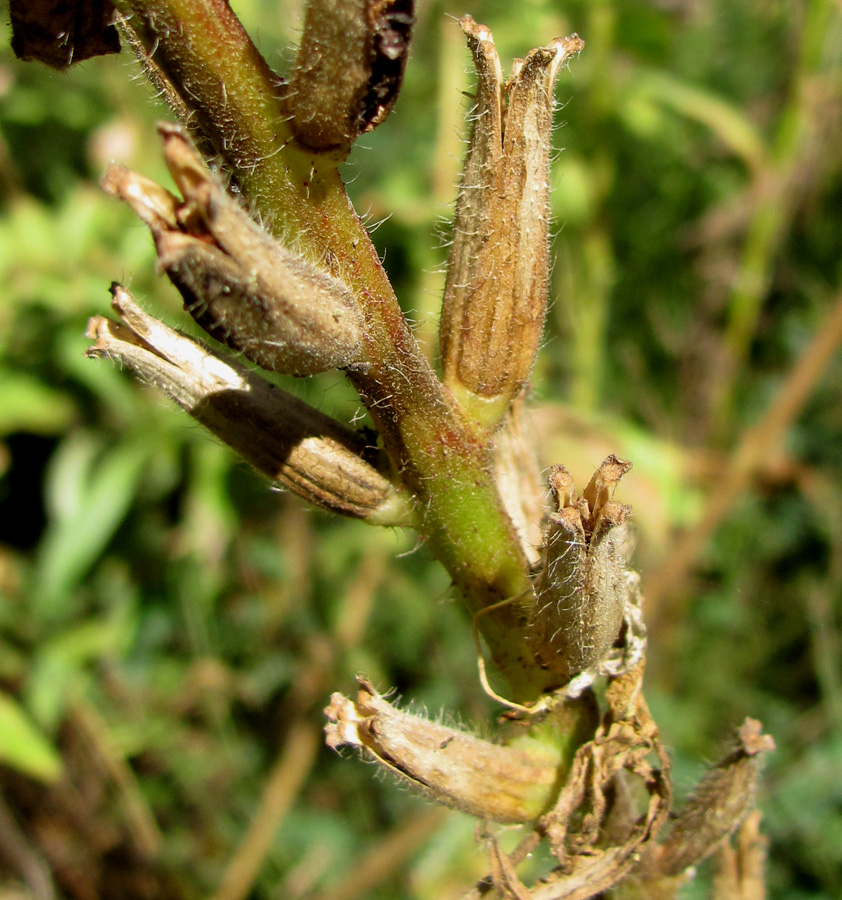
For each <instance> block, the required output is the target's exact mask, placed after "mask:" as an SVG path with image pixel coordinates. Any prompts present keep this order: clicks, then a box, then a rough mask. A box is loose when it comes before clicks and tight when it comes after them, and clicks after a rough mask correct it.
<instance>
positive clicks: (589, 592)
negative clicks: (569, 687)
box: [530, 456, 631, 685]
mask: <svg viewBox="0 0 842 900" xmlns="http://www.w3.org/2000/svg"><path fill="white" fill-rule="evenodd" d="M630 468H631V463H628V462H624V461H623V460H620V459H618V458H617V457H616V456H609V457H608V458H607V459H606V460H605V461H604V462H603V464H602V465H601V466H600V468H599V469H598V470H597V472H596V473H595V474H594V476H593V478H592V479H591V481H590V483H589V484H588V486H587V488H585V491H584V492H583V494H582V496H580V497H577V496H576V495H575V494H574V490H573V479H572V478H571V476H570V474H569V472H568V471H567V470H566V469H565V468H564V466H553V468H552V470H551V474H550V479H549V480H550V488H551V490H552V493H553V496H554V498H555V502H556V505H557V509H556V511H555V512H554V513H552V514H551V515H550V517H549V522H548V524H547V528H546V531H545V534H544V546H543V548H542V555H543V568H542V571H541V574H540V576H539V578H538V583H537V586H536V596H537V600H536V603H535V607H534V609H533V612H532V615H531V619H530V641H531V642H532V644H533V647H534V650H535V654H536V657H537V659H538V660H539V662H540V664H541V665H543V666H544V667H545V668H547V669H548V670H550V671H551V672H553V673H554V674H555V675H556V676H557V677H558V679H559V685H561V684H564V683H566V682H567V681H569V680H570V679H571V678H573V677H574V676H576V675H578V674H579V673H580V672H583V671H585V670H586V669H589V668H591V667H592V666H595V665H598V664H599V662H600V661H601V660H602V659H603V657H604V656H605V655H606V653H607V652H608V650H609V649H610V648H611V647H612V645H613V644H614V642H615V640H616V639H617V637H618V635H619V632H620V628H621V626H622V624H623V620H624V614H625V609H626V603H627V600H628V593H629V584H630V579H629V571H628V566H627V537H628V536H627V529H626V518H627V516H628V515H629V513H630V512H631V509H630V507H628V506H625V505H623V504H622V503H618V502H617V501H615V500H613V499H612V497H613V493H614V488H615V487H616V485H617V483H618V482H619V480H620V478H622V476H623V475H624V474H625V473H626V472H627V471H628V470H629V469H630Z"/></svg>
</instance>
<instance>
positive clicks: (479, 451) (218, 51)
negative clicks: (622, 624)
mask: <svg viewBox="0 0 842 900" xmlns="http://www.w3.org/2000/svg"><path fill="white" fill-rule="evenodd" d="M118 6H119V8H120V10H121V11H122V12H123V13H124V14H125V15H126V16H127V17H129V22H128V25H129V27H130V28H131V29H133V30H134V32H135V34H136V35H137V37H138V39H139V41H140V42H141V43H142V45H143V46H144V47H146V48H147V53H148V55H149V56H150V57H152V59H153V62H154V65H155V66H156V67H157V69H158V71H159V74H160V75H161V76H162V77H164V78H165V79H166V80H167V81H168V82H170V84H171V87H172V90H173V91H174V92H175V94H176V95H177V96H178V97H179V98H181V100H182V101H183V103H184V105H185V106H186V108H187V109H188V110H189V111H190V115H191V118H190V124H191V125H194V126H197V127H198V129H199V130H200V132H201V134H202V135H203V136H204V137H205V138H206V139H207V140H208V141H209V142H210V144H211V145H212V147H213V148H214V149H215V151H216V152H217V153H218V154H219V155H220V156H221V157H222V158H223V160H224V161H225V163H226V166H227V168H228V169H229V170H230V173H231V174H232V176H233V177H234V179H235V180H236V184H237V185H238V186H239V189H240V190H241V191H242V193H243V195H244V197H245V199H246V200H247V201H248V202H249V203H250V204H251V205H252V206H253V207H254V208H255V209H256V212H257V213H258V214H259V215H260V216H261V218H262V219H263V221H264V222H266V223H267V224H268V226H269V227H270V228H271V229H272V231H273V232H274V233H275V234H276V235H277V236H279V237H280V238H281V239H282V240H284V241H285V242H286V243H288V244H289V245H290V246H292V247H294V249H295V250H296V252H298V253H299V254H300V255H302V256H303V257H305V258H306V259H308V260H309V261H311V262H314V263H316V264H318V265H320V266H321V267H322V268H326V269H327V270H328V271H329V272H330V273H331V274H333V275H335V276H337V277H339V278H341V279H342V280H343V281H344V282H345V283H346V284H347V285H348V286H349V287H350V288H351V290H352V291H353V292H354V296H355V298H356V300H357V302H358V304H359V307H360V310H361V312H362V314H363V316H364V318H365V331H366V334H365V341H364V350H363V359H362V363H361V364H360V365H359V366H357V367H356V368H355V369H354V370H353V371H350V372H349V373H348V377H349V379H350V381H351V382H352V384H353V385H354V387H355V388H356V389H357V390H358V391H359V393H360V396H361V397H362V399H363V401H364V403H365V404H366V406H367V408H368V410H369V412H370V414H371V416H372V418H373V420H374V423H375V425H376V426H377V428H378V430H379V432H380V435H381V438H382V440H383V443H384V447H385V450H386V452H387V453H388V455H389V457H390V459H391V461H392V464H393V466H394V469H395V471H396V472H399V473H400V477H401V478H402V480H403V482H404V483H405V484H406V485H407V487H408V488H409V489H410V490H411V491H412V493H413V494H414V496H415V498H416V503H417V507H418V510H419V512H420V515H419V517H418V518H419V521H420V523H421V524H420V529H421V531H422V533H423V534H424V535H425V536H426V537H427V539H428V540H429V543H430V546H431V549H432V551H433V553H434V554H435V555H436V556H437V558H438V559H439V560H440V561H441V562H442V563H443V564H444V565H445V567H446V568H447V569H448V571H449V572H450V574H451V576H452V577H453V580H454V582H455V584H456V586H457V587H458V588H459V589H460V590H461V591H462V593H463V594H464V595H465V598H466V600H467V603H468V607H469V610H470V611H471V612H472V613H475V612H477V611H478V610H480V609H483V608H485V607H486V606H490V605H493V604H495V603H499V601H501V600H503V599H505V598H510V597H516V596H519V595H524V596H528V595H529V593H530V590H531V588H530V581H529V574H528V572H529V569H528V564H527V560H526V558H525V555H524V552H523V550H522V548H521V546H520V544H519V542H518V539H517V534H516V532H515V529H514V528H513V526H512V523H511V521H510V520H509V518H508V516H507V515H506V513H505V511H504V509H503V506H502V503H501V500H500V497H499V493H498V491H497V487H496V485H495V482H494V479H493V476H492V456H491V450H490V448H489V446H488V439H487V437H486V436H485V435H484V433H483V432H482V431H481V430H480V429H479V428H478V427H477V426H476V425H475V423H473V422H471V421H468V420H467V419H466V418H465V417H464V416H463V415H462V414H461V413H460V411H459V410H458V408H457V406H456V404H455V403H454V401H453V399H452V397H451V396H450V394H449V393H448V392H447V391H446V390H445V389H444V388H443V386H442V385H441V383H440V382H439V380H438V379H437V378H436V375H435V373H434V371H433V369H432V367H431V366H430V364H429V363H428V362H427V360H426V359H425V358H424V356H423V354H422V352H421V351H420V348H419V347H418V344H417V343H416V341H415V339H414V337H413V335H412V332H411V330H410V328H409V325H408V323H407V321H406V319H405V318H404V315H403V313H402V312H401V309H400V306H399V305H398V302H397V299H396V297H395V295H394V292H393V290H392V287H391V285H390V283H389V280H388V278H387V276H386V273H385V271H384V269H383V267H382V265H381V263H380V260H379V258H378V256H377V253H376V250H375V249H374V247H373V245H372V243H371V241H370V239H369V237H368V234H367V232H366V230H365V227H364V226H363V224H362V222H361V221H360V219H359V217H358V216H357V214H356V212H355V211H354V209H353V207H352V205H351V203H350V201H349V199H348V196H347V194H346V192H345V188H344V185H343V184H342V181H341V178H340V176H339V172H338V165H339V163H340V162H341V159H339V158H337V157H336V156H331V155H330V154H329V153H315V152H313V151H310V150H305V149H304V148H302V147H300V146H299V145H297V144H296V143H295V142H294V140H293V138H292V137H291V135H290V134H289V132H288V128H287V127H286V125H285V123H284V122H283V121H282V120H281V116H280V107H279V104H278V102H277V100H276V97H275V94H276V87H277V84H278V79H277V76H275V75H274V74H273V73H272V71H271V69H270V68H269V66H268V65H267V64H266V62H265V61H264V60H263V58H262V57H261V56H260V54H259V53H258V51H257V49H256V48H255V47H254V45H253V43H252V42H251V40H250V39H249V37H248V35H247V34H246V33H245V31H244V30H243V28H242V26H241V25H240V23H239V21H238V20H237V19H236V17H235V16H234V13H233V12H232V11H231V9H230V7H229V6H228V4H227V3H226V2H225V0H120V2H119V3H118ZM523 618H524V617H523V616H522V614H521V612H520V610H519V608H518V607H517V606H516V605H515V604H504V605H502V606H500V607H499V608H498V609H496V610H495V611H494V612H492V613H489V614H488V615H484V616H482V618H481V626H482V630H483V634H484V637H485V638H486V640H487V642H488V644H489V648H490V651H491V655H492V657H493V659H494V660H495V662H496V663H497V665H498V666H499V667H500V668H501V670H502V671H503V674H504V676H505V677H506V679H507V681H508V682H509V688H510V690H511V692H512V694H513V699H516V700H521V701H523V700H530V699H534V698H535V697H536V696H537V695H538V694H540V693H541V692H542V691H543V690H544V689H545V688H546V687H547V686H548V685H547V683H546V678H547V676H546V675H545V674H544V673H543V672H542V671H541V670H540V669H539V668H538V667H537V666H536V665H535V662H534V658H533V655H532V652H531V649H530V648H529V646H528V645H527V643H526V639H525V632H524V627H523Z"/></svg>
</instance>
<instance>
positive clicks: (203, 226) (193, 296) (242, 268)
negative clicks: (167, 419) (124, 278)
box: [103, 125, 363, 375]
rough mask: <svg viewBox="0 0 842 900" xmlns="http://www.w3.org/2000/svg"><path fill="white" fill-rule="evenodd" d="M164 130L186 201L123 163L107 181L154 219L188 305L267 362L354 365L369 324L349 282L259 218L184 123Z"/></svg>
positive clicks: (303, 369)
mask: <svg viewBox="0 0 842 900" xmlns="http://www.w3.org/2000/svg"><path fill="white" fill-rule="evenodd" d="M160 131H161V134H162V136H163V138H164V155H165V158H166V161H167V165H168V166H169V169H170V172H171V173H172V176H173V178H174V179H175V182H176V184H177V185H178V188H179V190H180V191H181V193H182V195H183V198H184V199H183V200H179V199H178V198H177V197H175V196H173V195H172V194H170V193H169V192H168V191H166V190H164V189H163V188H162V187H159V186H158V185H157V184H155V183H154V182H152V181H150V180H149V179H147V178H144V177H143V176H141V175H137V174H136V173H134V172H129V171H128V170H127V169H124V168H123V167H121V166H112V167H111V168H110V169H109V170H108V172H107V173H106V176H105V179H104V181H103V185H104V187H105V189H106V190H107V191H109V192H110V193H112V194H115V195H116V196H118V197H120V198H121V199H122V200H125V201H126V203H128V204H129V205H130V206H131V207H132V209H134V211H135V212H136V213H137V214H138V216H140V218H141V219H143V221H144V222H145V223H146V224H147V225H148V226H149V228H150V230H151V231H152V236H153V238H154V239H155V247H156V250H157V252H158V258H159V261H160V265H161V267H162V268H163V269H164V270H165V271H166V273H167V275H169V277H170V279H171V280H172V282H173V284H175V286H176V287H177V288H178V289H179V291H180V292H181V294H182V296H183V298H184V304H185V308H186V309H187V311H188V312H189V313H190V314H191V315H192V316H193V318H194V319H195V320H196V321H197V322H198V323H199V325H201V326H202V328H204V329H205V331H207V332H208V334H210V335H211V336H212V337H214V338H216V339H217V340H219V341H221V342H223V343H225V344H227V345H228V346H229V347H232V348H233V349H235V350H239V351H241V352H242V353H243V354H244V355H245V356H246V357H248V359H250V360H252V362H255V363H257V364H258V365H259V366H262V367H263V368H264V369H268V370H270V371H273V372H280V373H282V374H286V375H313V374H315V373H317V372H325V371H327V370H329V369H336V368H350V367H352V366H353V365H354V363H355V362H356V361H357V358H358V354H359V349H360V343H361V340H362V330H363V329H362V316H361V314H360V312H359V310H358V309H357V306H356V303H355V301H354V299H353V296H352V294H351V292H350V291H349V290H348V288H347V287H345V285H344V284H343V283H342V282H341V281H339V280H338V279H336V278H333V277H332V276H330V275H328V274H327V273H326V272H322V271H320V270H319V269H316V268H315V267H314V266H312V265H310V263H308V262H306V261H305V260H303V259H301V258H300V257H298V256H296V255H295V254H294V253H292V252H290V251H289V250H287V249H286V248H285V247H284V246H283V245H281V244H280V243H279V242H278V241H276V240H275V239H274V238H273V237H272V236H271V235H269V234H268V233H267V232H265V231H264V230H263V229H262V228H260V226H259V225H257V223H256V222H254V221H252V219H251V218H250V217H249V215H248V214H247V213H246V211H245V210H244V209H243V208H242V207H241V206H240V205H239V203H238V202H237V201H236V200H235V199H234V198H233V197H232V196H230V195H229V194H228V193H227V192H226V191H225V189H224V188H223V187H222V185H221V184H219V182H218V181H217V180H216V179H215V178H214V177H213V175H212V174H211V172H210V171H209V170H208V168H207V167H206V166H205V164H204V162H203V161H202V160H201V158H200V157H199V156H198V154H197V153H196V151H195V150H194V149H193V147H192V145H191V144H190V142H189V140H188V139H187V137H186V135H185V134H184V132H183V131H182V130H181V129H180V128H177V127H175V126H171V125H163V126H161V127H160Z"/></svg>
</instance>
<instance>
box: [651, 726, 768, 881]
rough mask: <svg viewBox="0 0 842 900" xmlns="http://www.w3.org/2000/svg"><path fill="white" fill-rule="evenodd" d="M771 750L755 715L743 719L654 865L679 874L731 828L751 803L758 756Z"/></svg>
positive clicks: (692, 864)
mask: <svg viewBox="0 0 842 900" xmlns="http://www.w3.org/2000/svg"><path fill="white" fill-rule="evenodd" d="M774 749H775V741H774V739H773V738H772V737H771V735H768V734H764V733H763V726H762V724H761V723H760V722H758V721H757V719H746V720H745V721H744V722H743V724H742V725H741V726H740V728H739V730H738V732H737V743H736V745H735V746H734V748H733V749H732V750H731V751H730V752H729V753H727V754H726V756H725V757H724V758H723V759H722V760H720V762H718V763H717V764H716V765H715V766H714V767H713V768H711V769H709V770H708V771H707V772H706V773H705V775H704V776H703V778H702V780H701V781H700V782H699V784H698V786H697V787H696V789H695V790H694V791H693V794H692V795H691V797H690V799H689V800H688V801H687V803H685V805H684V808H683V809H682V810H681V811H680V812H679V814H678V817H677V819H676V820H675V822H674V823H673V825H672V827H671V828H670V831H669V834H668V835H667V837H666V840H665V841H664V843H663V844H662V845H661V847H660V848H659V854H658V857H657V864H656V868H657V870H658V871H659V872H660V873H662V874H663V875H678V874H680V873H681V872H683V871H684V870H685V869H687V868H689V867H690V866H695V865H697V864H698V863H700V862H701V861H702V860H703V859H705V858H706V857H708V856H709V855H710V854H711V853H713V851H714V850H716V848H717V847H718V846H719V845H720V844H721V843H722V841H724V840H726V839H727V838H728V837H729V836H730V835H731V834H733V833H734V831H736V829H737V828H738V827H739V826H740V824H741V823H742V821H743V820H744V819H745V817H746V816H747V815H748V814H749V813H750V812H751V810H752V809H753V807H754V798H755V794H756V791H757V781H758V777H759V775H760V768H761V765H762V762H763V757H764V755H765V754H766V753H768V752H769V751H771V750H774Z"/></svg>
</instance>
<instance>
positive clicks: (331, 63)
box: [281, 0, 414, 158]
mask: <svg viewBox="0 0 842 900" xmlns="http://www.w3.org/2000/svg"><path fill="white" fill-rule="evenodd" d="M413 6H414V3H413V0H309V2H308V3H307V10H306V13H305V16H304V31H303V34H302V36H301V43H300V44H299V47H298V55H297V58H296V61H295V67H294V69H293V72H292V74H291V75H290V78H289V81H288V82H287V83H286V84H285V85H284V89H283V94H282V97H281V102H282V105H283V108H284V111H285V112H286V114H287V115H288V117H289V125H290V128H291V129H292V131H293V133H294V134H295V136H296V138H297V140H298V142H299V143H300V144H303V145H304V146H305V147H307V148H308V149H311V150H316V151H319V152H332V153H335V154H337V156H338V157H339V158H344V157H345V156H346V155H347V153H348V151H349V150H350V149H351V145H352V144H353V143H354V141H355V140H356V139H357V138H358V137H359V136H360V135H361V134H363V133H364V132H367V131H371V130H372V129H374V128H376V127H377V126H378V125H379V124H380V123H381V122H382V121H383V120H384V119H385V118H386V117H387V116H388V114H389V112H390V111H391V109H392V107H393V106H394V103H395V100H396V99H397V96H398V91H399V90H400V86H401V82H402V80H403V73H404V68H405V67H406V60H407V56H408V54H409V39H410V33H411V31H412V25H413V23H414V16H413Z"/></svg>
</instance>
